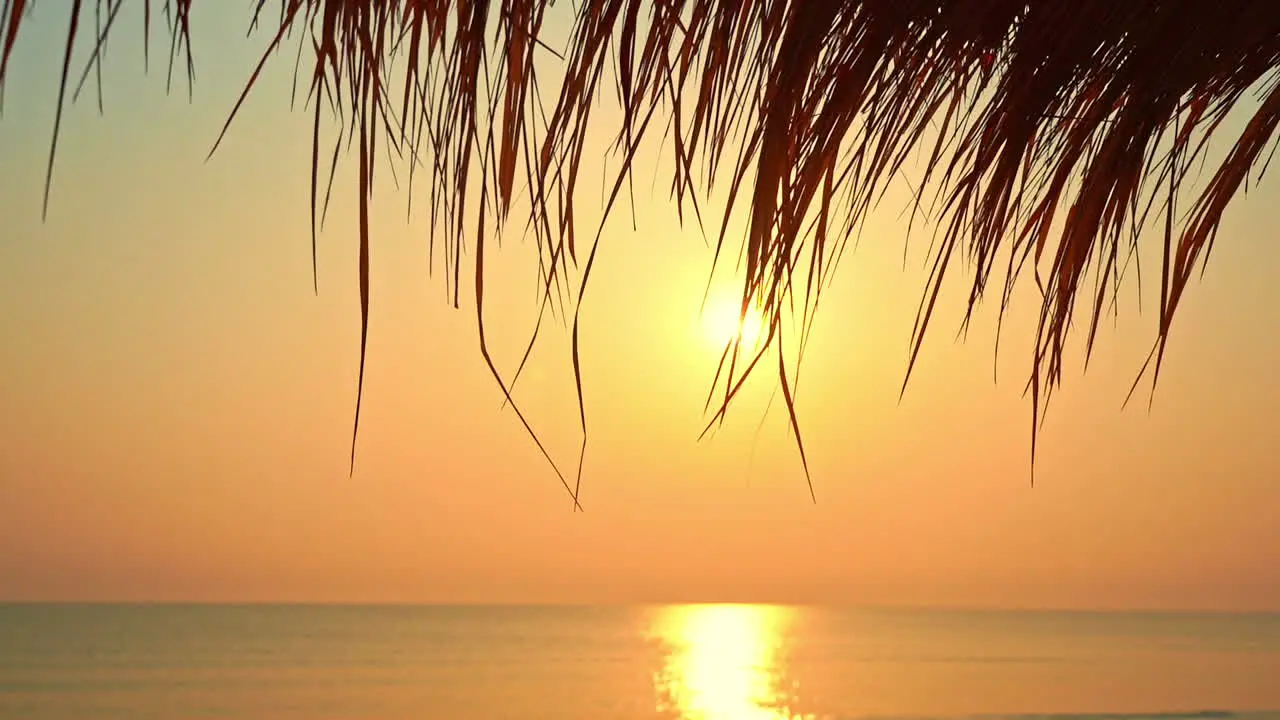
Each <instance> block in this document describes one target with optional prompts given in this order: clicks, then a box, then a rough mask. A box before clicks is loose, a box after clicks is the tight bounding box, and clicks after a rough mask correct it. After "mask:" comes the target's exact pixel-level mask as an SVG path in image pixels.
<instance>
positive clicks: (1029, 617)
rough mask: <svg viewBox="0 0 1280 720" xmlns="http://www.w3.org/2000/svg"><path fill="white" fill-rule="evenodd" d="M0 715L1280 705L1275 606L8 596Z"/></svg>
mask: <svg viewBox="0 0 1280 720" xmlns="http://www.w3.org/2000/svg"><path fill="white" fill-rule="evenodd" d="M0 717H2V718H5V719H6V720H7V719H8V718H22V719H24V720H27V719H29V720H43V719H46V718H48V719H53V718H59V719H61V718H76V719H77V720H81V719H84V720H88V719H97V718H130V719H133V718H139V719H142V718H245V719H249V720H259V719H260V720H268V719H269V720H320V719H326V720H327V719H337V718H344V719H345V718H352V719H354V718H370V719H374V718H396V719H399V718H426V719H434V718H441V719H448V720H469V719H471V718H476V719H489V718H493V719H503V718H546V719H547V720H553V719H554V720H609V719H612V718H617V719H618V720H632V719H640V718H668V719H675V718H681V719H686V720H783V719H785V720H795V719H797V718H804V719H809V718H812V719H814V720H818V719H829V720H836V719H857V720H862V719H871V718H883V719H887V720H925V719H932V718H943V719H945V718H954V719H956V720H974V719H986V720H1219V719H1227V718H1233V719H1239V720H1280V616H1276V615H1175V614H1105V613H1047V612H1046V613H1036V612H1026V613H1022V612H1018V613H1007V612H941V611H905V610H904V611H888V610H836V609H819V608H787V607H775V606H754V605H746V606H670V607H637V608H559V607H535V608H511V607H318V606H162V605H156V606H101V605H80V606H77V605H11V606H0Z"/></svg>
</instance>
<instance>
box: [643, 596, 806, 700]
mask: <svg viewBox="0 0 1280 720" xmlns="http://www.w3.org/2000/svg"><path fill="white" fill-rule="evenodd" d="M788 620H789V617H788V611H787V610H786V609H785V608H776V607H768V606H758V605H708V606H685V607H672V608H666V609H665V611H664V612H663V613H661V614H660V616H659V617H658V618H657V622H656V628H655V629H656V630H657V634H658V636H659V637H661V638H662V639H663V641H664V642H665V643H666V644H667V646H668V648H669V655H668V656H667V661H666V664H665V667H664V668H663V669H662V671H661V672H659V673H658V675H657V676H656V677H655V682H656V686H657V687H656V690H657V692H658V707H657V709H658V711H659V712H664V713H669V714H673V715H674V716H675V717H678V718H680V720H799V719H800V718H803V717H804V716H802V715H796V714H793V713H792V712H791V710H790V709H789V708H788V704H789V703H788V700H789V699H790V698H789V694H788V693H787V692H786V690H785V687H784V683H783V678H784V675H785V666H784V665H785V661H784V657H783V656H782V653H781V652H780V651H781V650H782V645H783V644H784V636H785V629H786V624H787V621H788Z"/></svg>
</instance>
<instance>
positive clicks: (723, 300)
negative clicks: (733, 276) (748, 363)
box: [702, 294, 767, 352]
mask: <svg viewBox="0 0 1280 720" xmlns="http://www.w3.org/2000/svg"><path fill="white" fill-rule="evenodd" d="M702 320H703V324H704V325H705V327H706V332H707V336H708V338H709V339H710V341H711V342H712V343H713V344H714V345H715V346H716V347H717V348H718V349H723V348H724V347H725V346H727V345H729V344H731V343H735V342H740V344H741V349H742V351H743V352H752V351H755V350H758V349H759V347H760V345H761V343H763V342H764V339H765V335H766V334H767V331H766V328H765V320H764V314H763V313H761V312H760V309H759V308H756V307H750V308H748V309H747V313H746V315H745V316H743V315H742V303H741V300H740V299H739V298H738V297H737V296H734V295H728V294H726V295H725V296H723V297H720V298H718V299H717V300H716V301H715V302H710V303H708V305H707V307H706V309H705V310H704V311H703V314H702Z"/></svg>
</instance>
